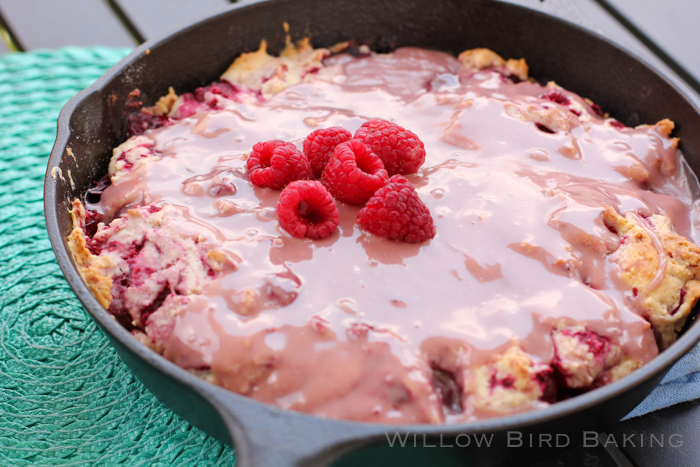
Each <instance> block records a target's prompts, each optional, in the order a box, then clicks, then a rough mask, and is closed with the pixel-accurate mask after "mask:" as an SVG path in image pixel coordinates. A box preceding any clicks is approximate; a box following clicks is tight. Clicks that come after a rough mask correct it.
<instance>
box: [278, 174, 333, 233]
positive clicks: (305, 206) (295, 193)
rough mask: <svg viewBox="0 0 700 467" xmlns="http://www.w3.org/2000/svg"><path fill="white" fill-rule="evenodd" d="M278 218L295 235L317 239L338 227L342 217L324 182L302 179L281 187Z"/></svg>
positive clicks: (285, 228) (283, 226) (284, 227)
mask: <svg viewBox="0 0 700 467" xmlns="http://www.w3.org/2000/svg"><path fill="white" fill-rule="evenodd" d="M277 217H278V218H279V221H280V225H281V226H282V228H283V229H284V230H286V231H287V232H289V233H290V234H291V235H292V236H293V237H298V238H303V237H307V238H311V239H314V240H318V239H320V238H326V237H327V236H329V235H330V234H332V233H333V232H334V231H335V229H336V228H337V227H338V222H339V220H340V216H339V214H338V207H337V206H336V205H335V201H333V197H332V196H331V194H330V193H329V192H328V190H326V187H324V186H323V184H322V183H321V182H317V181H313V180H299V181H296V182H292V183H290V184H289V185H287V187H286V188H285V189H284V190H282V194H281V195H280V199H279V202H278V203H277Z"/></svg>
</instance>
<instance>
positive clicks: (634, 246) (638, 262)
mask: <svg viewBox="0 0 700 467" xmlns="http://www.w3.org/2000/svg"><path fill="white" fill-rule="evenodd" d="M603 219H604V221H605V224H606V225H607V226H608V228H610V229H611V230H612V231H614V233H616V234H617V235H618V236H619V237H620V247H619V248H618V249H617V250H616V251H615V252H614V253H613V254H612V259H613V261H615V262H616V263H617V264H618V265H619V266H620V277H621V278H622V280H623V281H624V282H625V283H626V284H628V285H629V286H630V288H631V289H632V295H633V296H634V305H635V307H636V308H637V309H638V310H639V312H640V313H641V314H642V316H644V317H645V318H646V319H647V320H648V321H649V322H650V323H651V325H652V327H653V328H654V333H655V334H656V338H657V341H658V343H659V349H660V350H663V349H665V348H667V347H668V346H669V345H671V344H672V343H673V342H674V341H675V340H676V338H677V337H678V333H679V332H680V330H681V329H682V328H683V325H684V324H685V321H686V320H687V319H688V315H689V314H690V311H691V310H692V309H693V306H694V305H695V302H697V301H698V298H700V269H699V268H698V265H700V248H698V246H697V245H695V244H694V243H691V242H690V241H688V240H687V239H686V238H684V237H682V236H680V235H678V234H677V233H676V232H674V230H673V227H672V226H671V221H670V220H669V218H668V217H666V216H662V215H657V214H655V215H652V216H649V217H646V218H645V217H642V216H641V215H639V214H637V213H634V212H627V213H625V214H624V216H623V215H621V214H619V213H618V212H616V211H615V209H613V208H612V207H608V208H606V209H605V211H604V212H603Z"/></svg>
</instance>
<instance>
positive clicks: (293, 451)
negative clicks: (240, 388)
mask: <svg viewBox="0 0 700 467" xmlns="http://www.w3.org/2000/svg"><path fill="white" fill-rule="evenodd" d="M206 392H207V394H205V397H206V398H207V399H208V401H209V402H210V403H211V404H212V405H213V406H214V407H215V408H216V409H217V410H218V412H219V414H220V415H221V418H222V419H223V420H224V422H225V423H226V427H227V428H228V431H229V433H230V435H231V438H232V440H233V445H234V447H235V449H236V467H273V466H274V467H325V466H329V465H331V464H332V463H333V462H334V461H336V460H338V459H339V458H340V457H341V456H343V455H344V454H346V453H348V452H350V451H353V450H354V449H357V448H359V447H361V446H364V445H367V444H370V443H371V442H373V441H377V440H380V439H382V438H383V437H385V431H386V429H387V428H386V426H383V425H367V424H361V423H354V422H348V421H343V420H328V419H323V418H319V417H313V416H310V415H306V414H302V413H298V412H292V411H287V410H283V409H279V408H277V407H273V406H268V405H263V404H261V403H259V402H256V401H253V400H251V399H248V398H246V397H243V396H240V395H238V394H234V393H231V392H229V391H226V390H224V389H221V388H217V387H211V388H208V389H207V390H206Z"/></svg>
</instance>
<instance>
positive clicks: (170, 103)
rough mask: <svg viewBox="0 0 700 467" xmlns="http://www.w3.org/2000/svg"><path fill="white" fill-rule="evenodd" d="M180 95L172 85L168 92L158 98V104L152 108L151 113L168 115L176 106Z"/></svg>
mask: <svg viewBox="0 0 700 467" xmlns="http://www.w3.org/2000/svg"><path fill="white" fill-rule="evenodd" d="M178 97H179V96H178V95H177V94H175V90H174V89H173V88H172V86H171V87H169V88H168V93H167V94H166V95H164V96H162V97H161V98H160V99H158V102H156V105H154V106H153V107H151V108H150V111H151V113H153V114H154V115H168V114H169V113H170V111H171V110H172V109H173V107H174V106H175V102H177V98H178Z"/></svg>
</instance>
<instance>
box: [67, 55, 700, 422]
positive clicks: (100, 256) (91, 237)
mask: <svg viewBox="0 0 700 467" xmlns="http://www.w3.org/2000/svg"><path fill="white" fill-rule="evenodd" d="M349 51H351V52H353V53H348V52H349ZM673 127H674V124H673V123H672V122H671V121H669V120H662V121H660V122H658V123H657V124H654V125H642V126H639V127H637V128H628V127H626V126H625V125H623V124H622V123H620V122H619V121H617V120H615V119H613V118H610V117H609V116H608V115H606V114H604V113H603V112H602V111H601V109H600V107H598V106H597V105H595V104H594V103H593V102H591V101H589V100H586V99H584V98H581V97H579V96H578V95H576V94H574V93H572V92H570V91H567V90H565V89H563V88H562V87H560V86H558V85H557V84H555V83H553V82H551V83H548V84H547V85H545V86H542V85H540V84H538V83H536V82H534V81H532V80H530V79H529V78H528V67H527V64H526V63H525V61H524V60H522V59H521V60H504V59H502V58H501V57H500V56H498V55H497V54H495V53H494V52H492V51H490V50H487V49H476V50H470V51H466V52H464V53H462V54H460V55H459V56H458V57H454V56H451V55H449V54H446V53H442V52H436V51H429V50H422V49H418V48H400V49H398V50H396V51H394V52H392V53H388V54H376V53H371V52H370V51H369V49H368V48H366V46H360V47H357V46H356V45H355V44H341V45H339V46H338V47H335V48H334V49H333V50H328V49H313V48H312V47H311V46H310V44H309V42H308V41H303V42H301V43H300V44H299V45H297V46H294V45H291V44H288V45H287V48H286V49H285V50H284V51H283V52H282V53H281V55H280V56H279V57H273V56H271V55H269V54H268V53H267V52H266V48H265V43H264V42H263V44H262V46H261V48H260V49H259V50H258V51H256V52H252V53H246V54H243V55H241V56H240V57H239V58H238V59H236V61H235V62H234V63H233V64H232V65H231V67H230V68H229V69H228V70H227V71H226V72H225V73H224V74H223V75H222V76H221V79H220V80H219V81H217V82H214V83H212V84H210V85H208V86H205V87H202V88H198V89H196V90H195V91H194V92H188V93H185V94H182V95H178V94H176V93H175V91H174V90H173V89H171V90H170V92H169V94H168V95H166V96H164V97H162V98H161V99H160V100H159V101H158V102H157V104H156V105H155V106H152V107H147V108H143V109H142V110H141V111H140V113H137V114H135V115H133V116H132V118H131V120H130V123H129V131H130V135H131V136H130V137H129V139H127V140H126V141H125V142H124V143H122V144H121V145H119V146H118V147H116V148H115V149H114V153H113V157H112V159H111V162H110V164H109V174H108V176H107V177H106V178H105V179H103V180H102V181H100V182H99V183H98V184H97V186H96V187H95V188H94V189H92V190H90V191H89V192H88V194H87V195H86V198H85V199H84V200H82V201H80V200H76V201H75V203H74V206H73V210H72V215H73V222H74V230H73V232H72V233H71V235H70V237H69V240H68V241H69V245H70V248H71V250H72V251H73V254H74V258H75V261H76V263H77V266H78V268H79V270H80V272H81V274H82V276H83V278H84V280H85V282H86V283H87V285H88V286H89V287H90V289H91V290H92V292H93V293H94V295H95V297H96V298H97V299H98V301H99V302H100V303H101V304H102V305H103V306H104V307H105V308H106V309H107V310H109V312H110V313H111V314H112V316H113V317H114V318H115V319H116V320H118V321H119V322H120V323H122V324H123V325H124V326H125V327H126V328H127V329H128V330H129V331H130V332H131V333H132V334H133V336H134V337H135V338H136V339H138V340H140V341H141V342H143V344H145V345H147V346H149V347H150V348H152V349H153V350H154V351H156V352H158V353H160V354H162V355H163V356H164V357H165V358H167V359H169V360H171V361H172V362H174V363H176V364H177V365H179V366H181V367H182V368H185V369H187V370H189V371H191V372H193V373H195V374H197V375H199V376H201V377H202V378H205V379H206V380H208V381H210V382H212V383H214V384H218V385H221V386H223V387H225V388H228V389H230V390H232V391H235V392H238V393H240V394H244V395H247V396H250V397H252V398H255V399H257V400H259V401H263V402H266V403H270V404H274V405H277V406H279V407H283V408H288V409H292V410H298V411H303V412H308V413H312V414H316V415H318V416H323V417H332V418H345V419H353V420H362V421H373V422H390V423H455V422H463V421H469V420H476V419H481V418H486V417H493V416H498V415H503V414H508V413H514V412H519V411H524V410H530V409H533V408H539V407H546V406H548V405H549V404H551V403H555V402H556V401H558V400H562V399H566V398H569V397H571V396H575V395H576V394H580V393H582V392H585V391H589V390H591V389H594V388H596V387H599V386H601V385H604V384H607V383H610V382H612V381H615V380H617V379H619V378H621V377H623V376H625V375H626V374H628V373H630V372H632V371H634V370H635V369H636V368H638V367H640V366H641V365H644V364H645V363H647V362H649V361H650V360H651V359H653V358H654V357H655V356H656V355H657V354H658V352H659V351H660V350H663V349H665V348H666V347H668V346H669V345H671V344H672V343H673V342H674V340H675V339H676V338H677V336H678V334H679V332H680V331H681V329H682V328H683V325H684V323H685V321H686V319H687V317H688V315H689V313H690V312H691V309H692V308H693V305H694V304H695V302H696V301H697V300H698V297H699V296H700V280H699V278H700V276H699V274H700V269H698V265H699V264H700V249H698V247H697V246H696V245H695V244H694V243H693V242H692V241H691V240H690V239H691V238H693V235H694V232H695V227H694V225H693V222H692V219H694V218H695V217H694V211H693V207H692V202H693V190H695V189H696V187H697V181H696V180H695V178H694V175H693V174H692V173H691V172H690V171H689V170H688V168H687V167H686V165H685V163H684V162H683V160H682V159H681V158H680V155H679V153H678V150H677V144H678V141H677V140H676V139H674V138H671V137H670V134H671V132H672V130H673ZM318 130H322V131H320V133H314V134H313V135H310V134H311V133H312V132H316V131H318ZM373 131H378V132H380V133H381V132H383V131H385V133H381V135H384V136H382V138H384V137H385V139H381V138H379V139H377V141H379V142H378V143H376V144H377V145H378V146H377V145H374V146H373V144H374V143H371V144H370V142H369V141H370V140H369V139H367V138H370V136H367V135H369V134H370V133H371V132H373ZM391 132H393V133H391ZM409 133H410V134H409ZM377 134H379V133H377ZM318 135H321V136H318ZM387 135H388V136H387ZM391 135H394V136H391ZM397 135H398V136H397ZM307 137H309V138H310V139H307ZM317 137H318V138H321V139H314V138H317ZM323 138H326V139H323ZM392 138H393V139H392ZM326 140H327V141H326ZM409 140H410V141H409ZM305 141H312V143H313V141H315V143H313V144H315V145H316V146H313V144H312V143H309V142H307V143H305ZM324 141H325V142H324ZM329 141H330V142H329ZM373 141H374V140H373ZM396 141H399V142H398V143H397V142H396ZM406 141H409V143H406ZM331 143H332V144H331ZM419 143H420V144H419ZM401 144H407V145H409V146H406V147H409V149H405V151H404V153H402V154H403V155H399V156H393V155H392V156H388V155H386V154H389V153H388V152H387V153H386V154H384V155H383V153H382V151H384V150H385V149H386V148H389V149H386V150H387V151H390V150H391V151H393V150H395V149H396V148H397V147H398V146H399V145H401ZM324 145H325V146H324ZM307 146H308V147H307ZM312 146H313V147H314V148H316V149H313V148H312ZM319 148H325V149H319ZM333 148H335V149H333ZM421 148H422V150H423V153H420V150H421ZM402 150H404V149H402ZM409 150H410V151H414V152H411V154H410V155H407V154H409V152H408V151H409ZM313 151H320V152H319V154H321V155H312V152H313ZM324 151H325V152H324ZM416 151H417V152H416ZM360 153H362V155H360ZM323 154H325V155H323ZM391 154H394V153H391ZM273 157H278V158H281V159H279V160H280V161H282V162H280V164H283V165H284V164H286V165H285V166H284V168H278V169H275V170H278V173H277V172H276V173H274V174H267V175H265V174H264V173H263V172H262V170H263V169H267V168H268V167H271V166H272V164H273V163H272V162H270V161H271V158H273ZM392 157H395V158H394V159H391V158H392ZM344 158H345V159H344ZM363 158H364V159H363ZM309 159H311V160H310V161H309ZM377 160H381V162H380V163H377V162H376V161H377ZM289 161H292V162H289ZM368 161H369V162H368ZM334 164H335V165H334ZM347 164H350V165H352V167H351V170H353V171H359V172H355V173H356V174H359V175H357V177H360V176H362V177H364V178H363V180H365V179H367V180H369V178H368V177H369V176H370V175H372V176H375V179H372V180H374V181H371V180H370V181H369V182H367V183H369V184H370V185H371V187H370V188H367V186H370V185H362V186H363V187H364V188H362V190H365V191H363V192H360V191H361V190H360V189H359V188H357V187H359V186H360V182H358V181H356V180H359V178H357V177H355V178H353V177H354V176H349V175H347V173H345V172H343V171H345V170H346V168H347V167H348V165H347ZM353 164H354V165H353ZM372 164H374V165H372ZM377 164H379V165H377ZM370 166H371V167H370ZM279 167H282V165H280V166H279ZM329 167H333V168H329ZM258 170H260V171H261V172H256V171H258ZM271 170H272V169H271ZM334 170H335V171H336V172H337V173H331V172H333V171H334ZM348 170H350V169H348ZM348 173H349V172H348ZM280 174H281V175H280ZM289 174H292V175H289ZM263 175H264V176H263ZM266 177H267V178H266ZM275 177H277V178H275ZM285 177H287V178H285ZM332 177H340V178H336V179H333V178H332ZM343 177H345V178H343ZM259 180H261V181H259ZM280 180H281V181H280ZM338 180H340V181H338ZM367 180H365V181H363V182H362V183H365V182H366V181H367ZM377 180H378V181H377ZM370 182H371V183H370ZM265 183H269V184H267V185H266V184H265ZM348 187H350V188H348ZM348 190H350V191H352V194H350V195H349V194H348ZM353 190H355V191H353ZM285 193H287V194H285ZM285 196H286V197H287V198H285ZM312 197H313V199H314V200H317V201H313V203H317V205H318V206H322V207H318V206H317V205H316V204H313V203H312V201H308V200H310V199H312ZM304 200H307V201H308V203H307V201H304ZM300 203H307V204H300ZM392 203H393V204H392ZM312 204H313V206H312ZM290 206H291V208H290ZM309 206H311V207H313V208H314V209H318V210H319V211H318V213H316V214H314V215H313V216H312V215H310V214H309V215H307V214H308V213H306V210H307V209H311V208H310V207H309ZM314 206H317V207H314ZM407 206H408V207H407ZM285 208H286V211H285ZM402 210H403V211H402ZM302 211H304V212H302ZM321 211H322V213H321ZM278 213H279V215H278ZM319 213H321V214H319ZM387 213H390V214H387ZM391 213H394V214H391ZM396 213H398V214H396ZM406 213H408V214H406ZM390 215H394V216H395V218H394V219H395V221H396V222H399V220H397V219H404V220H405V222H404V221H403V220H401V222H404V223H403V224H401V226H402V227H401V228H398V229H394V230H392V229H393V227H391V226H389V227H387V225H389V224H386V222H385V221H386V219H388V218H389V217H388V216H390ZM305 216H306V217H305ZM314 216H316V217H318V219H316V220H314V219H313V217H314ZM402 216H403V217H402ZM290 219H291V220H290ZM321 220H323V221H324V222H325V221H328V222H327V224H324V225H323V226H321V227H319V226H320V225H321ZM291 221H294V222H297V224H294V225H292V224H290V222H291ZM383 222H384V224H383ZM391 222H394V221H391ZM411 223H413V224H415V226H417V227H415V226H414V227H415V228H414V227H411V225H413V224H411ZM392 225H393V224H392ZM309 226H311V227H309ZM382 226H383V227H382ZM404 227H405V230H401V229H404ZM411 229H413V230H411ZM390 232H394V233H390Z"/></svg>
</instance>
